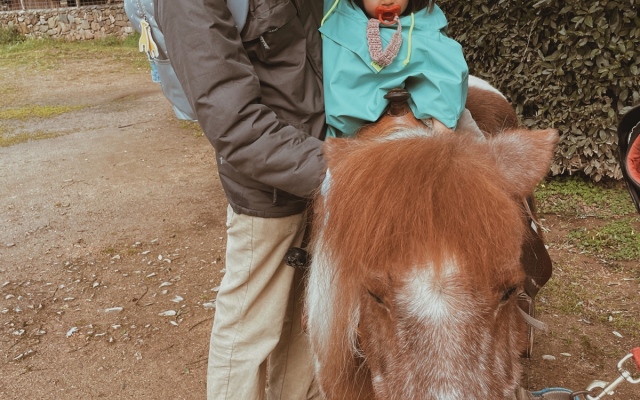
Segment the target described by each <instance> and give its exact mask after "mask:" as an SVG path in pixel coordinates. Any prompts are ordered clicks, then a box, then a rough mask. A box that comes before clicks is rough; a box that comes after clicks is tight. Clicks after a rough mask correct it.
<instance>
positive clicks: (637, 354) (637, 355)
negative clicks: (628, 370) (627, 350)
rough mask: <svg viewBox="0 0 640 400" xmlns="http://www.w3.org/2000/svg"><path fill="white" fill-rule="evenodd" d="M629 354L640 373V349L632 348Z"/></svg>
mask: <svg viewBox="0 0 640 400" xmlns="http://www.w3.org/2000/svg"><path fill="white" fill-rule="evenodd" d="M631 354H633V361H635V362H636V367H638V371H640V347H634V348H633V349H632V350H631Z"/></svg>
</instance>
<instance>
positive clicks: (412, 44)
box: [320, 0, 480, 137]
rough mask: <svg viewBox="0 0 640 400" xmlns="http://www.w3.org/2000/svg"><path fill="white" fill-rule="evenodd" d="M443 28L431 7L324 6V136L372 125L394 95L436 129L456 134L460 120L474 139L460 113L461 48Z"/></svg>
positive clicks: (362, 2) (413, 0)
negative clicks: (401, 93)
mask: <svg viewBox="0 0 640 400" xmlns="http://www.w3.org/2000/svg"><path fill="white" fill-rule="evenodd" d="M446 27H447V20H446V18H445V16H444V14H443V13H442V10H440V8H439V7H438V6H436V5H435V4H433V1H432V0H325V17H324V19H323V22H322V26H321V28H320V32H321V33H322V36H323V42H322V43H323V59H324V78H323V79H324V89H325V90H324V92H325V107H326V115H327V124H328V125H329V130H328V132H327V136H334V137H340V136H353V135H354V134H355V132H356V130H357V129H358V128H360V127H361V126H363V125H365V124H368V123H371V122H374V121H376V120H377V119H378V118H379V117H380V116H381V115H382V113H383V112H384V109H385V108H386V106H387V100H385V99H384V95H385V94H386V93H387V92H388V91H389V90H391V89H393V88H398V87H404V88H405V89H407V90H408V91H409V93H411V95H412V96H411V99H410V100H409V105H410V107H411V110H412V111H413V114H414V115H415V116H416V117H417V118H419V119H421V120H423V121H424V122H425V123H426V124H428V125H429V124H432V125H433V128H434V129H447V128H448V129H455V128H456V126H457V125H458V121H459V119H460V117H461V115H464V119H465V121H464V125H465V126H469V125H470V126H472V127H473V128H475V129H474V130H477V131H478V133H480V132H479V130H478V128H477V126H476V125H475V123H473V121H472V120H471V117H470V114H469V113H468V111H466V112H465V107H464V106H465V102H466V98H467V79H468V74H469V72H468V68H467V63H466V61H465V59H464V56H463V54H462V47H461V46H460V44H459V43H458V42H456V41H455V40H453V39H450V38H449V37H447V36H446V34H445V30H446ZM385 43H386V48H385ZM463 112H464V114H463ZM467 119H468V121H467Z"/></svg>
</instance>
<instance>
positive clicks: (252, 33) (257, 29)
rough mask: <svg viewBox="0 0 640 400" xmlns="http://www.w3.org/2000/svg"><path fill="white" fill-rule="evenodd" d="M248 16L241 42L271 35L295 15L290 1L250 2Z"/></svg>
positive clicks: (295, 12)
mask: <svg viewBox="0 0 640 400" xmlns="http://www.w3.org/2000/svg"><path fill="white" fill-rule="evenodd" d="M250 2H251V3H250V4H249V15H247V22H246V23H245V26H244V28H243V30H242V35H241V36H242V41H243V42H251V41H254V40H257V39H259V38H260V37H262V36H264V35H265V34H268V33H273V32H275V31H277V30H279V29H280V28H282V27H283V26H284V25H285V24H286V23H287V22H289V21H291V20H292V19H293V18H294V17H295V16H296V14H297V10H296V8H295V6H294V5H293V4H292V3H291V1H290V0H250Z"/></svg>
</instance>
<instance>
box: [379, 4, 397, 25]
mask: <svg viewBox="0 0 640 400" xmlns="http://www.w3.org/2000/svg"><path fill="white" fill-rule="evenodd" d="M375 12H376V16H377V17H378V20H379V21H380V23H381V24H384V25H393V24H395V23H396V17H398V15H399V14H400V13H401V12H402V8H400V6H399V5H397V4H396V5H393V6H378V7H376V9H375Z"/></svg>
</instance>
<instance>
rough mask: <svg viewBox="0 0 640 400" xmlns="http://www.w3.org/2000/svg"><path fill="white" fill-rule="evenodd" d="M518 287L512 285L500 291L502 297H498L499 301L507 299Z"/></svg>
mask: <svg viewBox="0 0 640 400" xmlns="http://www.w3.org/2000/svg"><path fill="white" fill-rule="evenodd" d="M517 289H518V287H517V286H512V287H510V288H508V289H507V290H505V291H504V292H503V293H502V299H500V301H501V302H505V301H507V300H509V298H510V297H511V296H512V295H513V294H514V293H515V292H516V290H517Z"/></svg>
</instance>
